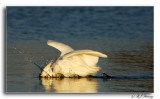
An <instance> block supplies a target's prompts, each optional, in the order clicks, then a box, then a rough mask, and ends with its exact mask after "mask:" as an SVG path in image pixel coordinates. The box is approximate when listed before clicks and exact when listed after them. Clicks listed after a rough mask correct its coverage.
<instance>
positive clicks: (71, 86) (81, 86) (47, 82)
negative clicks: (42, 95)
mask: <svg viewBox="0 0 160 99" xmlns="http://www.w3.org/2000/svg"><path fill="white" fill-rule="evenodd" d="M41 81H42V85H43V86H44V88H45V90H46V91H47V92H51V91H54V92H56V93H96V92H97V87H98V82H97V81H96V80H95V79H89V78H80V79H78V78H63V79H58V78H42V79H41Z"/></svg>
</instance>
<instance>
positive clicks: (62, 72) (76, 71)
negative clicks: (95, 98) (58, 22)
mask: <svg viewBox="0 0 160 99" xmlns="http://www.w3.org/2000/svg"><path fill="white" fill-rule="evenodd" d="M47 44H48V45H49V46H52V47H54V48H56V49H58V50H59V51H60V52H61V55H60V57H59V58H58V59H57V60H56V62H54V63H53V61H51V62H50V63H49V64H48V65H47V66H46V67H45V68H44V69H43V71H42V73H41V77H78V76H81V77H85V76H88V75H95V74H96V73H97V71H99V69H100V67H98V66H97V65H96V64H97V63H98V59H99V57H104V58H106V57H107V55H105V54H102V53H100V52H97V51H92V50H74V49H72V48H71V47H70V46H68V45H65V44H63V43H59V42H56V41H52V40H48V41H47Z"/></svg>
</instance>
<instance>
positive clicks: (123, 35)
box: [6, 7, 153, 93]
mask: <svg viewBox="0 0 160 99" xmlns="http://www.w3.org/2000/svg"><path fill="white" fill-rule="evenodd" d="M47 40H55V41H58V42H62V43H65V44H67V45H69V46H71V47H72V48H73V49H75V50H80V49H91V50H95V51H99V52H102V53H104V54H107V55H108V58H106V59H104V58H100V59H99V63H98V64H97V65H98V66H100V67H101V70H100V71H99V72H98V73H97V75H101V73H103V72H105V73H107V74H108V75H111V76H115V77H117V76H118V77H120V78H116V79H98V78H90V79H89V78H81V79H71V78H64V79H55V78H53V79H39V78H38V75H39V73H40V70H39V69H38V68H37V67H36V66H35V65H34V64H33V63H37V64H39V65H40V66H45V65H46V64H47V63H48V62H50V61H51V60H54V59H56V57H58V56H59V55H60V52H59V51H58V50H56V49H54V48H52V47H50V46H48V45H47V43H46V42H47ZM6 44H7V54H6V56H7V63H6V66H7V67H6V83H7V84H6V92H54V93H101V92H103V93H104V92H153V7H7V43H6ZM125 76H127V77H128V78H125Z"/></svg>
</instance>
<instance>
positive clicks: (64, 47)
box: [47, 40, 74, 56]
mask: <svg viewBox="0 0 160 99" xmlns="http://www.w3.org/2000/svg"><path fill="white" fill-rule="evenodd" d="M47 44H48V45H49V46H52V47H54V48H56V49H58V50H59V51H60V52H61V56H63V55H64V54H66V53H69V52H71V51H74V49H72V48H71V47H70V46H68V45H65V44H63V43H59V42H56V41H53V40H48V41H47Z"/></svg>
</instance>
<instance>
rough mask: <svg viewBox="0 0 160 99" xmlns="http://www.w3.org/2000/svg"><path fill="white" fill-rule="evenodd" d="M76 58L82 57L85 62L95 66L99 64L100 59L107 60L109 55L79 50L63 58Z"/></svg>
mask: <svg viewBox="0 0 160 99" xmlns="http://www.w3.org/2000/svg"><path fill="white" fill-rule="evenodd" d="M74 56H80V57H83V58H81V59H83V61H84V62H85V63H86V64H88V65H90V66H94V65H96V64H97V62H98V59H99V57H104V58H106V57H107V55H105V54H103V53H100V52H97V51H92V50H77V51H73V52H70V53H67V54H66V55H64V56H63V59H66V58H69V57H74Z"/></svg>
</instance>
